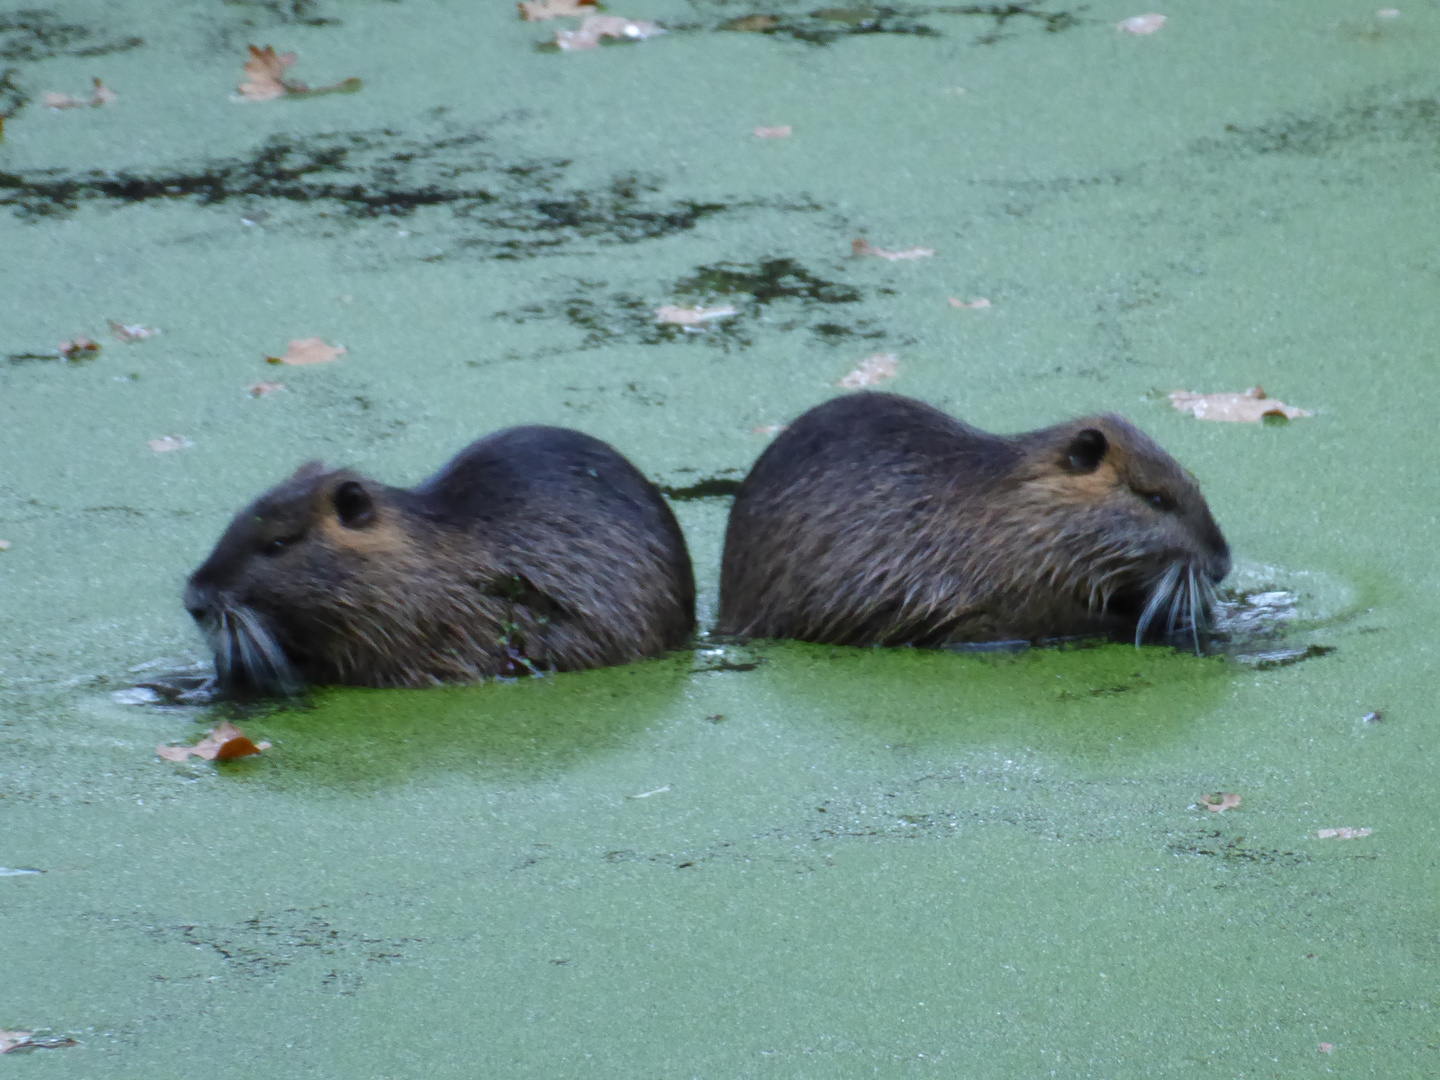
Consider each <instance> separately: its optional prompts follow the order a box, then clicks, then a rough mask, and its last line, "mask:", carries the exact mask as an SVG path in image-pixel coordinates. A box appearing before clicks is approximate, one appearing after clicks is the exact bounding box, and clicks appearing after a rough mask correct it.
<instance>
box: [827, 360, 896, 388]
mask: <svg viewBox="0 0 1440 1080" xmlns="http://www.w3.org/2000/svg"><path fill="white" fill-rule="evenodd" d="M899 366H900V357H898V356H896V355H895V354H894V353H893V352H877V353H874V354H872V355H870V356H867V357H866V358H865V359H864V360H861V361H860V366H859V367H857V368H856V369H855V370H854V371H852V372H850V374H848V375H846V376H845V377H844V378H843V379H841V380H840V381H839V382H837V383H836V384H835V385H836V386H839V387H843V388H844V389H846V390H859V389H860V388H861V387H863V386H874V385H875V384H876V383H878V382H884V381H885V380H886V379H893V378H894V377H895V374H896V372H897V370H898V369H899Z"/></svg>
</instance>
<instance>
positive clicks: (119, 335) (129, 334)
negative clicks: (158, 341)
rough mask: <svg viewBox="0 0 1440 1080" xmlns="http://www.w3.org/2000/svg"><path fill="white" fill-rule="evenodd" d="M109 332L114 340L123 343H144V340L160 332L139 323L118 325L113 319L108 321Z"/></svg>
mask: <svg viewBox="0 0 1440 1080" xmlns="http://www.w3.org/2000/svg"><path fill="white" fill-rule="evenodd" d="M110 332H111V333H112V334H114V335H115V337H116V339H117V340H119V341H123V342H125V343H127V344H128V343H130V342H132V341H144V340H145V339H146V338H152V337H155V336H157V335H158V334H159V333H160V331H159V330H157V329H155V327H153V326H144V325H142V324H140V323H128V324H127V323H120V322H116V321H115V320H114V319H111V320H110Z"/></svg>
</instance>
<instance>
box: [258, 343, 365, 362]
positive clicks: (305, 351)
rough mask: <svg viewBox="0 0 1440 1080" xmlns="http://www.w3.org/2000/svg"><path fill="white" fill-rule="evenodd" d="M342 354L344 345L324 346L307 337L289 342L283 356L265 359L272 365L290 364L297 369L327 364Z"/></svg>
mask: <svg viewBox="0 0 1440 1080" xmlns="http://www.w3.org/2000/svg"><path fill="white" fill-rule="evenodd" d="M344 354H345V346H344V345H326V344H325V342H323V341H322V340H320V338H318V337H307V338H300V339H298V340H296V341H292V342H290V345H289V347H288V348H287V349H286V350H285V355H284V356H267V357H265V359H266V360H267V361H268V362H269V363H272V364H291V365H293V366H297V367H298V366H301V365H303V364H327V363H329V362H330V361H331V360H334V359H335V358H336V357H337V356H343V355H344Z"/></svg>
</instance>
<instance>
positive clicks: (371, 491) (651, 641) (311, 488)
mask: <svg viewBox="0 0 1440 1080" xmlns="http://www.w3.org/2000/svg"><path fill="white" fill-rule="evenodd" d="M694 605H695V587H694V580H693V577H692V574H691V568H690V559H689V555H688V553H687V552H686V548H685V541H684V538H683V536H682V535H681V532H680V528H679V526H678V524H677V523H676V521H675V517H674V515H673V514H672V513H671V512H670V508H669V507H668V506H667V505H666V503H665V501H664V499H663V497H662V496H661V495H660V493H659V491H658V490H656V488H655V486H654V485H653V484H651V483H650V482H649V481H648V480H646V479H645V477H644V476H642V475H641V474H640V472H639V471H638V470H637V469H636V468H635V467H634V466H633V465H631V464H630V463H629V462H628V461H626V460H625V458H623V457H621V456H620V455H619V454H618V453H616V452H615V450H613V449H612V448H611V447H609V446H607V445H606V444H605V443H603V442H601V441H600V440H598V439H594V438H591V437H590V436H588V435H584V434H581V433H580V432H576V431H570V430H567V429H563V428H551V427H519V428H511V429H508V430H506V431H501V432H497V433H495V434H493V435H490V436H487V437H486V438H484V439H481V440H480V441H478V442H476V443H474V444H472V445H471V446H469V447H468V448H466V449H465V450H463V451H461V452H460V454H458V455H457V456H456V457H455V458H454V459H453V460H451V461H450V462H449V463H448V464H447V465H446V466H445V467H444V468H442V469H441V470H440V471H439V472H438V473H436V474H435V475H434V476H432V477H431V478H430V479H428V480H426V481H425V482H424V483H422V484H420V485H418V486H417V487H414V488H411V489H403V488H392V487H388V486H386V485H384V484H380V483H377V482H376V481H374V480H369V479H366V478H364V477H362V476H359V475H357V474H355V473H353V472H350V471H348V470H326V469H324V468H323V467H321V466H319V465H308V466H304V467H302V468H301V470H300V471H299V472H297V473H296V474H295V476H293V477H291V478H290V479H289V480H287V481H285V482H284V483H282V484H280V485H279V486H277V487H276V488H274V489H272V490H271V491H269V492H267V493H266V494H265V495H263V496H261V497H260V498H259V499H258V500H256V502H255V503H253V504H252V505H251V506H250V507H248V508H247V509H245V510H243V511H242V512H241V513H240V514H238V515H237V516H236V517H235V519H234V521H233V522H232V523H231V525H230V527H229V529H228V530H227V531H226V533H225V535H224V536H223V537H222V538H221V540H220V542H219V544H217V545H216V548H215V551H214V552H213V553H212V554H211V556H210V558H209V559H208V560H207V561H206V562H205V564H204V565H203V566H201V567H200V569H198V570H197V571H195V573H194V575H192V577H191V579H190V585H189V588H188V589H187V590H186V606H187V607H188V608H190V610H191V612H192V614H194V616H195V618H196V620H197V621H198V622H200V624H201V626H202V628H204V629H205V630H206V632H207V634H208V635H209V637H210V639H211V641H212V644H213V646H214V648H215V653H216V663H217V668H218V669H219V670H220V673H221V675H222V676H228V677H229V678H230V679H231V681H234V682H236V683H239V684H248V685H253V686H257V687H260V688H263V689H277V688H286V687H288V686H289V685H293V684H294V683H295V682H296V681H297V680H298V679H300V678H303V679H305V680H308V681H312V682H334V683H351V684H358V685H370V686H423V685H427V684H431V683H436V682H461V681H468V680H474V679H480V678H484V677H486V676H490V675H506V674H521V673H524V672H526V671H534V670H572V669H577V668H588V667H598V666H603V665H607V664H619V663H625V662H627V661H630V660H634V659H638V658H640V657H643V656H652V655H655V654H657V653H660V652H663V651H665V650H667V649H672V648H677V647H680V646H683V645H684V644H686V643H687V641H688V640H689V637H690V634H691V632H692V630H693V627H694Z"/></svg>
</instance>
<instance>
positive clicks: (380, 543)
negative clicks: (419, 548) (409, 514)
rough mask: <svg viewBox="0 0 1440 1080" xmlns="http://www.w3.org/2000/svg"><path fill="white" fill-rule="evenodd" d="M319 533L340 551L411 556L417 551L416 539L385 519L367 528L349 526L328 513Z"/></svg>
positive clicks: (322, 521) (371, 554) (378, 555)
mask: <svg viewBox="0 0 1440 1080" xmlns="http://www.w3.org/2000/svg"><path fill="white" fill-rule="evenodd" d="M320 533H321V535H322V536H323V537H324V539H325V543H326V544H327V545H329V546H330V547H332V548H335V549H336V550H338V551H352V552H354V553H355V554H357V555H366V556H370V557H372V558H378V557H381V556H388V557H391V558H399V559H408V558H409V556H410V555H411V553H412V552H413V550H414V541H412V540H411V539H410V537H409V535H408V534H407V533H406V532H405V531H404V530H403V529H401V528H399V527H398V526H396V525H395V524H393V523H391V522H386V521H382V522H379V523H378V524H375V525H371V526H370V527H369V528H365V529H347V528H346V527H345V526H344V525H341V524H340V522H339V520H338V519H337V518H335V517H333V516H326V517H325V518H323V519H322V520H321V522H320Z"/></svg>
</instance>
